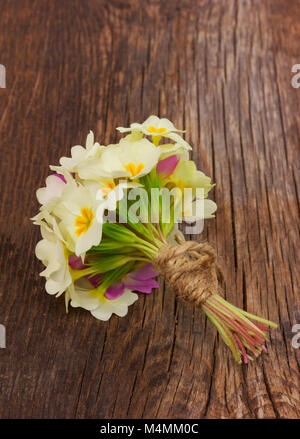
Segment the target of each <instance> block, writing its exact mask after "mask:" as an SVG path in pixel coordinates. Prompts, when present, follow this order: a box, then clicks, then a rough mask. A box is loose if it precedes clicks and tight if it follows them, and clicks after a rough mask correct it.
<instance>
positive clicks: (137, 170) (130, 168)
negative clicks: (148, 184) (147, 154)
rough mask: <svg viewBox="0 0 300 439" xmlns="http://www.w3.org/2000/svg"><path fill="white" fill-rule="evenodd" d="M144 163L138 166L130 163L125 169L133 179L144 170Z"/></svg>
mask: <svg viewBox="0 0 300 439" xmlns="http://www.w3.org/2000/svg"><path fill="white" fill-rule="evenodd" d="M144 167H145V166H144V165H143V163H139V164H138V165H135V164H134V163H132V162H130V163H128V165H126V166H125V169H126V171H127V172H129V173H130V174H131V175H132V177H135V176H136V175H137V174H139V173H140V172H141V171H142V170H143V169H144Z"/></svg>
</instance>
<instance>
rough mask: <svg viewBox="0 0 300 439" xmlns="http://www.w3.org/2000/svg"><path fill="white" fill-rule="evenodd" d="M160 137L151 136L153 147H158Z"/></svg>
mask: <svg viewBox="0 0 300 439" xmlns="http://www.w3.org/2000/svg"><path fill="white" fill-rule="evenodd" d="M160 139H161V136H152V142H153V143H154V145H155V146H158V145H159V142H160Z"/></svg>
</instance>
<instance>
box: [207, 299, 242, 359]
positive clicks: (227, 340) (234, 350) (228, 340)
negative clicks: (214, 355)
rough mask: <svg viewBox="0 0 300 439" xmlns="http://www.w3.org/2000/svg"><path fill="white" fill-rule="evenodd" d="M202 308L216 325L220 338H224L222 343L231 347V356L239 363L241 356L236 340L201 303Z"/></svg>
mask: <svg viewBox="0 0 300 439" xmlns="http://www.w3.org/2000/svg"><path fill="white" fill-rule="evenodd" d="M202 309H203V311H204V313H205V314H206V316H207V318H208V319H209V320H210V321H211V323H212V324H213V325H214V326H216V328H217V330H218V331H219V334H220V335H221V337H222V339H223V340H224V343H225V344H227V346H228V347H229V348H230V349H231V351H232V353H233V356H234V358H235V360H236V361H237V362H238V363H239V364H240V363H241V358H240V355H239V351H238V348H237V345H236V342H235V340H234V338H233V337H232V336H231V334H230V332H229V331H227V330H226V328H225V327H224V326H223V324H222V322H221V320H220V319H219V318H218V317H217V316H214V315H213V314H212V313H211V312H210V311H209V309H208V308H207V307H206V306H205V304H204V305H202Z"/></svg>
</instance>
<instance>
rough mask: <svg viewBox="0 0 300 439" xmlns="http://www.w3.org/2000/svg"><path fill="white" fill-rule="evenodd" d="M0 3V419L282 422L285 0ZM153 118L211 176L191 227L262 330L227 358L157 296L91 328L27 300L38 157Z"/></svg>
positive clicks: (85, 320) (288, 261) (292, 150)
mask: <svg viewBox="0 0 300 439" xmlns="http://www.w3.org/2000/svg"><path fill="white" fill-rule="evenodd" d="M2 3H3V4H1V12H0V29H1V31H0V63H1V64H3V65H5V67H6V73H7V88H6V89H0V139H1V140H0V144H1V145H0V146H1V149H0V151H1V162H0V166H1V174H0V179H1V180H0V181H1V186H0V187H1V219H0V221H1V223H0V225H1V245H0V257H1V263H0V323H2V324H4V325H5V326H6V330H7V348H6V349H0V401H1V402H0V416H1V417H2V418H6V417H9V418H16V417H17V418H48V417H50V418H70V417H76V418H103V417H114V418H116V417H118V418H128V417H134V418H140V417H144V418H149V417H157V418H162V417H168V418H177V417H184V418H194V417H196V418H199V417H201V418H219V417H222V418H273V417H282V418H288V417H291V418H295V417H296V418H299V414H300V395H299V359H300V357H299V353H300V350H299V349H298V350H296V349H293V348H292V345H291V340H292V335H293V334H292V326H293V325H294V324H295V323H300V312H299V310H300V302H299V285H300V275H299V268H298V269H297V266H298V267H299V263H300V258H299V255H300V253H299V247H300V238H299V182H300V180H299V137H300V134H299V130H300V122H299V117H298V114H299V102H300V89H294V88H293V87H292V86H291V78H292V73H291V68H292V66H293V65H294V64H296V63H300V54H299V38H300V14H299V10H300V8H299V6H300V3H299V1H294V0H289V1H288V2H287V1H282V0H268V1H262V0H256V1H246V0H245V1H242V0H241V1H239V0H237V1H233V0H227V1H221V0H220V1H216V0H214V1H212V0H206V1H204V0H172V1H160V0H149V1H142V0H141V1H138V0H127V1H125V0H110V1H108V0H107V1H105V0H104V1H102V0H87V1H80V0H72V1H71V0H64V1H60V0H10V1H4V2H2ZM150 114H157V115H160V116H166V117H168V118H169V119H171V120H172V121H173V122H174V123H175V124H176V126H178V127H180V128H183V129H186V130H187V134H186V139H187V140H188V141H189V142H191V143H192V144H193V146H194V150H193V158H194V159H195V160H196V162H197V164H198V166H199V167H200V169H203V170H204V171H205V172H206V173H207V174H209V175H211V176H212V177H213V180H214V181H215V182H216V183H217V186H216V189H215V190H214V192H213V194H212V197H213V198H214V199H215V200H216V202H217V204H218V206H219V209H218V213H217V217H216V219H215V220H211V221H209V222H207V223H206V226H205V233H204V235H203V237H207V238H208V240H209V242H210V243H211V244H212V245H214V246H215V247H216V249H217V251H218V254H219V255H220V259H221V263H222V265H223V268H224V271H225V278H226V291H225V296H226V298H227V299H228V300H229V301H231V302H232V303H234V304H236V305H238V306H241V307H245V308H246V309H247V310H249V311H250V312H254V313H256V314H260V315H263V316H265V317H266V318H270V319H272V320H274V321H277V322H278V323H279V325H280V328H279V329H278V330H272V331H271V335H270V340H269V342H268V350H269V354H268V355H264V356H263V357H262V358H259V359H258V360H257V361H255V362H254V363H253V364H250V365H249V366H243V367H241V366H238V365H237V364H235V362H234V359H233V357H232V355H231V352H230V351H229V350H228V349H227V347H226V346H224V344H223V343H222V342H221V341H220V340H219V337H218V336H217V334H216V330H215V328H214V327H212V326H211V325H210V323H209V322H207V321H206V319H205V317H204V316H203V315H202V312H201V311H200V310H195V309H193V308H192V307H191V306H189V305H184V304H182V303H178V302H177V301H176V300H175V297H174V294H173V293H172V291H170V290H168V289H165V288H164V284H163V282H162V281H161V289H160V290H159V291H157V292H154V293H153V294H152V295H150V296H147V297H145V296H143V295H141V297H140V299H139V301H138V302H137V303H136V304H135V305H134V306H132V307H131V308H130V310H129V313H128V315H127V316H126V317H125V318H121V319H120V318H117V317H116V316H114V317H113V318H112V319H111V320H110V321H109V322H108V323H105V322H99V321H97V320H95V319H94V318H93V317H91V315H90V314H89V313H88V312H86V311H84V310H79V309H76V310H75V309H72V310H71V312H70V313H69V315H66V314H65V308H64V301H63V299H57V300H55V299H54V298H53V297H51V296H49V295H47V294H46V293H45V290H44V281H43V279H41V278H40V277H39V276H38V273H39V272H40V271H41V265H40V263H39V261H37V260H36V258H35V256H34V248H35V245H36V243H37V241H38V239H39V231H38V228H37V227H33V226H32V224H31V223H30V221H29V218H30V217H31V216H33V215H34V214H35V213H36V211H37V209H38V204H37V201H36V200H35V190H36V189H37V188H38V187H40V186H42V185H43V183H44V179H45V177H46V176H47V173H48V164H49V163H51V164H57V163H58V159H59V157H60V156H62V155H68V154H69V150H70V147H71V146H72V145H75V144H80V143H81V144H84V142H85V137H86V134H87V132H88V130H89V129H92V130H94V132H95V135H96V138H97V140H99V141H100V142H101V143H111V142H114V141H115V140H117V138H118V134H117V132H116V131H115V127H116V126H120V125H121V126H127V125H128V124H129V123H130V122H133V121H141V122H142V121H143V120H144V119H145V118H146V117H148V116H149V115H150Z"/></svg>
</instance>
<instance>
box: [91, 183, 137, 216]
mask: <svg viewBox="0 0 300 439" xmlns="http://www.w3.org/2000/svg"><path fill="white" fill-rule="evenodd" d="M142 186H143V185H141V184H139V183H135V182H133V183H130V182H127V181H123V182H122V181H121V182H120V183H119V184H118V185H115V186H114V187H113V188H111V186H110V188H111V189H110V188H107V187H101V188H100V189H99V190H98V191H97V194H96V199H97V200H99V201H100V202H101V203H100V204H99V206H98V207H97V212H96V218H97V221H98V222H102V219H103V216H104V211H105V210H109V211H114V210H116V208H117V203H118V201H120V200H122V198H123V196H124V190H125V189H130V188H134V187H142Z"/></svg>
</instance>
